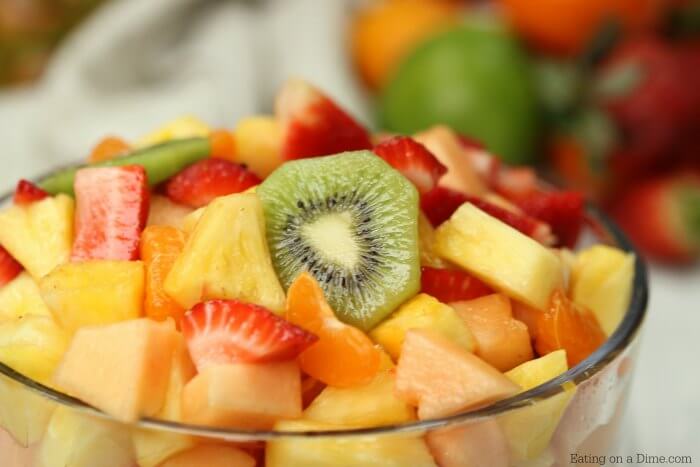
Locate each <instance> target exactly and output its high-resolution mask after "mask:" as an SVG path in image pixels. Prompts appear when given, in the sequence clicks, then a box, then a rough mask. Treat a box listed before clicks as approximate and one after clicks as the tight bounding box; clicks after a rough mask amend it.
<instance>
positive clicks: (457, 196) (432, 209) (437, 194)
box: [420, 185, 469, 227]
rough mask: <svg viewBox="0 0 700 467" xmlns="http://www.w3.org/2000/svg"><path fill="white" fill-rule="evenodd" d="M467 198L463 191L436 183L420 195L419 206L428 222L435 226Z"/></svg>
mask: <svg viewBox="0 0 700 467" xmlns="http://www.w3.org/2000/svg"><path fill="white" fill-rule="evenodd" d="M468 199H469V198H468V197H467V195H465V194H464V193H461V192H459V191H455V190H451V189H449V188H445V187H442V186H439V185H438V186H436V187H435V188H433V189H432V190H430V191H429V192H428V193H425V194H424V195H423V196H421V199H420V206H421V209H422V210H423V212H424V213H425V215H426V217H427V218H428V219H429V220H430V223H431V224H433V225H434V226H436V227H437V226H438V225H440V224H442V223H443V222H445V221H446V220H447V219H449V218H450V216H452V214H454V212H455V211H456V210H457V208H458V207H460V206H461V205H462V204H464V203H466V202H467V200H468Z"/></svg>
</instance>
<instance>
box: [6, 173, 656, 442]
mask: <svg viewBox="0 0 700 467" xmlns="http://www.w3.org/2000/svg"><path fill="white" fill-rule="evenodd" d="M70 167H75V165H74V164H73V165H71V166H70ZM54 172H55V170H53V171H51V172H48V173H47V174H46V175H49V174H51V173H54ZM46 175H45V176H46ZM42 178H44V177H37V178H36V179H37V180H41V179H42ZM11 197H12V192H8V193H5V194H2V195H0V206H3V205H5V204H6V203H7V202H8V201H9V200H10V199H11ZM586 211H587V215H588V220H589V227H592V228H593V230H594V231H595V233H596V236H597V237H607V238H603V240H605V241H606V244H612V245H613V246H616V247H618V248H620V249H622V250H624V251H625V252H628V253H633V254H634V255H635V264H634V279H633V286H632V296H631V298H630V303H629V307H628V309H627V311H626V312H625V315H624V317H623V320H622V322H621V323H620V324H619V325H618V327H617V329H616V330H615V332H614V333H613V334H612V335H611V336H610V337H609V338H608V339H607V340H606V341H605V343H604V344H603V345H602V346H601V347H600V348H598V349H597V350H596V351H595V352H593V353H592V354H591V355H589V356H588V357H587V358H586V359H585V360H583V361H582V362H580V363H579V364H578V365H576V366H574V367H572V368H570V369H569V370H568V371H566V372H565V373H563V374H561V375H559V376H558V377H556V378H554V379H551V380H549V381H547V382H545V383H543V384H541V385H539V386H536V387H534V388H532V389H530V390H528V391H524V392H521V393H518V394H516V395H514V396H512V397H509V398H507V399H503V400H500V401H498V402H496V403H493V404H491V405H488V406H486V407H483V408H480V409H477V410H473V411H468V412H462V413H458V414H455V415H450V416H448V417H442V418H436V419H431V420H419V421H414V422H410V423H402V424H393V425H382V426H377V427H370V428H343V429H337V430H335V429H333V430H331V429H328V430H319V431H276V430H243V429H226V428H213V427H207V426H203V425H190V424H186V423H179V422H172V421H167V420H160V419H153V418H143V419H141V420H139V421H138V422H136V423H134V424H133V425H134V426H135V427H140V428H145V429H148V430H158V431H163V432H172V433H180V434H184V435H190V436H198V437H204V438H217V439H221V440H226V441H233V442H249V441H267V440H270V439H275V438H310V437H313V438H329V439H337V438H348V437H362V436H375V437H376V436H382V435H392V434H403V433H405V434H411V433H418V434H420V433H424V432H427V431H431V430H436V429H439V428H444V427H448V426H453V425H458V424H464V423H468V422H475V421H479V420H481V419H484V418H488V417H493V416H496V415H499V414H502V413H505V412H509V411H512V410H516V409H519V408H522V407H526V406H528V405H533V404H535V403H537V402H538V401H543V400H545V399H548V398H550V397H554V396H556V395H557V394H560V393H561V392H563V391H564V390H565V387H564V386H565V385H566V383H574V384H576V385H579V384H580V383H583V382H585V381H587V380H589V379H590V378H592V377H593V376H594V375H596V374H598V373H599V372H600V371H601V370H603V369H604V368H605V367H606V366H607V365H608V364H610V363H611V362H612V361H613V360H614V359H615V358H616V357H617V356H618V355H620V354H621V353H622V352H624V351H625V350H626V349H627V347H628V346H629V345H630V344H631V343H632V342H633V341H634V339H635V337H636V336H637V334H638V332H639V330H640V328H641V325H642V323H643V321H644V318H645V316H646V309H647V302H648V298H649V285H648V278H647V269H646V264H645V262H644V260H643V259H642V257H641V256H640V255H639V253H638V252H637V250H636V249H635V248H634V246H633V245H632V243H631V242H630V241H629V239H628V238H627V237H626V236H625V234H624V233H622V231H621V230H620V229H619V227H617V225H615V223H614V222H613V221H612V220H611V219H610V218H608V217H607V216H606V215H605V214H604V213H603V212H602V211H601V210H600V209H599V208H598V207H596V206H594V205H593V204H590V203H588V204H587V205H586ZM0 374H2V375H4V376H5V377H7V378H9V379H10V380H13V381H15V382H17V383H19V384H20V385H22V386H24V387H25V388H27V389H29V390H31V391H32V392H34V393H36V394H38V395H39V396H41V397H43V398H46V399H50V400H52V401H54V402H56V403H58V404H60V405H63V406H67V407H70V408H72V409H75V410H79V411H82V412H86V413H89V414H90V415H92V416H96V417H100V418H104V419H107V420H112V421H115V422H117V423H121V422H119V421H117V420H115V419H113V418H112V417H110V416H109V415H107V414H105V413H104V412H101V411H100V410H98V409H96V408H94V407H92V406H90V405H88V404H86V403H85V402H83V401H81V400H79V399H76V398H74V397H71V396H68V395H66V394H63V393H61V392H59V391H57V390H55V389H52V388H49V387H47V386H45V385H43V384H41V383H39V382H37V381H34V380H33V379H31V378H29V377H27V376H24V375H23V374H21V373H20V372H18V371H15V370H13V369H12V368H10V367H8V366H7V365H5V364H3V363H2V362H0Z"/></svg>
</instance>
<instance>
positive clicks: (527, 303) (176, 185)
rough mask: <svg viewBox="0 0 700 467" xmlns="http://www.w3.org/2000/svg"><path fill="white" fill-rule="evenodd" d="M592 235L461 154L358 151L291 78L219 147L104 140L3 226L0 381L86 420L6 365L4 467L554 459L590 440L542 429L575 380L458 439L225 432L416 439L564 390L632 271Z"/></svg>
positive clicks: (48, 181)
mask: <svg viewBox="0 0 700 467" xmlns="http://www.w3.org/2000/svg"><path fill="white" fill-rule="evenodd" d="M586 223H587V217H586V213H585V210H584V200H583V198H582V197H581V195H580V194H578V193H575V192H562V191H556V190H553V189H551V188H549V187H547V186H546V185H544V184H543V183H541V182H539V181H538V179H537V177H536V176H535V174H534V173H533V172H532V170H531V169H527V168H518V167H508V166H505V165H502V164H500V163H499V159H498V158H497V157H495V156H494V155H492V154H489V153H488V152H487V151H486V150H485V149H484V148H483V147H482V146H480V145H479V144H478V143H477V142H475V141H473V140H471V139H469V138H468V137H466V136H463V135H460V134H457V133H455V132H453V131H451V130H449V129H448V128H446V127H434V128H430V129H427V130H425V131H424V132H422V133H419V134H415V135H412V136H406V135H389V134H370V133H369V132H368V131H367V129H365V128H364V127H363V126H362V125H361V124H360V123H358V122H357V121H356V120H355V119H353V118H352V117H351V116H350V115H348V114H347V113H346V112H345V111H344V110H343V109H342V108H341V107H339V106H338V105H337V104H336V103H334V102H333V101H332V100H331V99H330V98H329V97H327V96H326V95H324V94H323V93H322V92H321V91H319V90H317V89H316V88H314V87H313V86H311V85H309V84H307V83H305V82H302V81H299V80H291V81H289V82H288V83H287V84H286V85H285V86H284V87H283V89H282V91H281V93H280V95H279V96H278V99H277V102H276V108H275V115H274V116H257V117H251V118H248V119H244V120H243V121H241V122H240V123H239V124H238V125H237V127H236V128H235V129H234V130H233V131H231V130H212V129H210V128H209V127H208V126H207V125H205V124H204V123H202V122H199V121H198V120H196V119H193V118H191V117H187V118H182V119H178V120H176V121H174V122H171V123H169V124H168V125H166V126H164V127H162V128H160V129H158V130H157V131H155V132H153V133H152V134H149V135H146V136H145V137H143V138H142V139H140V140H137V141H125V140H123V139H121V138H118V137H114V136H110V137H107V138H105V140H103V141H101V142H100V143H99V144H98V145H97V146H96V147H95V149H94V150H93V151H92V153H91V154H90V155H89V157H86V162H85V164H84V165H81V166H78V167H74V168H70V169H65V170H62V171H58V172H55V173H54V174H52V175H50V176H49V177H47V178H45V179H42V180H38V181H36V182H30V181H27V180H22V181H20V182H19V183H18V185H17V189H16V192H15V195H14V198H13V200H12V202H11V203H10V204H9V205H8V206H6V207H5V208H4V209H2V211H0V362H2V363H3V364H4V366H3V367H2V368H5V369H8V368H11V369H12V370H14V371H15V372H17V374H20V375H23V376H25V377H27V378H30V379H32V380H34V381H35V382H37V383H39V384H40V385H42V386H43V387H44V388H45V390H49V389H50V390H53V391H55V392H54V394H59V395H60V394H63V395H66V396H70V397H71V398H72V399H71V400H73V401H74V403H75V402H76V401H80V402H82V403H84V404H86V405H87V406H91V407H93V408H94V409H96V410H97V411H100V412H102V413H103V414H105V415H106V417H93V416H91V415H89V414H88V413H87V412H84V411H77V410H74V409H73V408H71V407H69V406H68V405H64V404H55V403H53V402H51V401H50V400H49V399H45V398H43V397H42V396H41V395H39V394H36V393H34V392H31V391H28V390H23V388H22V386H21V385H20V384H18V383H17V382H16V381H14V380H13V379H12V378H9V377H8V376H7V375H9V373H7V371H9V370H6V371H3V374H5V373H7V374H6V375H5V376H0V451H2V450H4V451H3V452H9V453H11V454H10V455H11V456H14V457H11V459H14V458H15V457H16V459H17V460H15V461H12V460H11V461H10V464H11V465H10V467H14V466H15V465H17V466H20V465H31V466H34V465H36V466H41V467H54V466H56V467H64V466H71V467H95V466H110V467H112V466H114V467H132V466H135V465H138V466H140V467H156V466H161V467H175V466H191V467H204V466H224V465H226V466H239V467H244V466H245V467H252V466H255V465H257V466H267V467H282V466H284V467H290V466H304V467H309V466H343V467H352V466H417V467H422V466H426V467H437V466H439V467H459V466H482V465H488V466H496V467H498V466H507V465H551V464H552V463H553V462H554V461H553V459H554V458H553V455H554V454H553V451H552V449H553V448H552V446H553V445H554V442H555V440H556V439H559V438H566V439H569V438H571V439H575V443H576V445H575V446H574V447H577V446H578V445H579V443H580V442H583V441H584V440H586V439H589V438H590V436H589V435H590V433H591V432H592V431H593V428H595V427H596V426H597V425H596V423H593V422H591V423H590V424H589V425H590V426H591V429H590V430H589V431H587V432H586V431H585V430H583V431H581V427H580V426H577V428H576V429H578V430H579V432H581V433H583V434H580V433H579V432H577V433H579V434H577V435H576V436H573V435H572V436H569V438H567V437H566V435H568V434H569V432H568V431H567V432H566V433H563V434H562V433H561V432H560V430H559V427H561V426H565V425H566V416H565V414H566V413H568V411H574V416H576V417H577V420H578V419H580V417H581V413H588V411H590V410H593V409H591V408H590V406H587V405H586V404H589V403H590V401H587V399H586V400H582V401H581V402H578V403H577V402H576V401H577V400H578V399H577V398H576V393H577V389H579V388H577V386H576V385H575V384H574V383H573V382H571V381H568V382H566V384H564V385H563V386H562V387H561V388H559V392H557V393H556V394H553V395H552V397H549V398H547V399H546V400H545V401H544V402H543V403H537V404H533V405H530V406H526V407H524V408H523V410H520V411H515V412H509V413H506V414H504V415H503V416H502V417H500V418H487V419H480V420H478V421H477V422H474V423H469V424H463V425H458V426H456V427H454V428H452V429H449V427H447V428H445V429H442V430H428V431H425V430H423V431H416V430H407V433H406V434H405V435H402V436H398V435H397V436H380V435H379V434H378V433H377V434H374V435H372V436H369V437H359V438H357V437H355V438H353V437H348V438H343V437H340V438H334V439H328V438H324V437H313V436H311V437H307V438H306V439H300V438H299V437H298V436H297V437H293V436H292V437H290V438H285V437H284V436H281V437H280V436H277V437H273V436H271V435H270V436H269V437H267V438H265V436H262V437H258V438H254V439H257V441H255V440H254V439H252V440H251V441H249V442H241V441H240V439H238V440H232V439H227V438H226V434H227V433H228V434H231V433H234V434H235V433H238V434H239V435H241V434H242V435H241V436H243V437H245V436H244V435H246V434H248V435H255V434H256V433H267V434H268V435H269V434H270V433H271V432H275V433H278V434H279V433H280V432H288V433H297V432H303V433H308V432H314V431H323V432H329V431H330V432H333V431H338V430H340V431H341V432H345V431H348V430H349V431H352V430H357V429H366V430H370V433H372V432H371V430H372V429H377V428H378V427H384V428H386V429H389V427H396V426H404V427H410V426H416V425H417V424H419V423H420V422H423V421H431V420H432V421H435V420H442V419H445V418H446V417H453V416H456V415H458V414H464V413H467V412H470V411H474V410H479V409H483V408H485V407H488V406H490V405H492V404H494V403H498V402H499V401H504V400H506V399H509V398H511V397H513V396H516V395H518V394H520V393H523V392H525V391H528V390H530V389H533V388H535V387H537V386H540V385H541V384H544V383H546V382H548V381H549V380H552V379H554V378H557V377H560V376H561V375H563V374H564V373H566V372H567V370H569V369H570V368H572V367H574V366H576V365H578V364H580V363H582V362H584V361H586V359H587V358H588V357H589V356H591V354H593V353H594V352H595V351H596V350H598V349H599V348H600V347H601V346H602V345H603V344H604V343H605V342H606V340H607V339H608V337H609V336H611V335H612V334H613V333H615V331H616V329H617V327H618V325H619V324H620V322H621V320H622V318H623V315H625V313H626V312H627V310H628V308H629V304H630V297H631V293H632V287H633V275H634V264H635V258H634V256H633V254H631V253H628V252H626V251H623V250H621V249H617V248H615V247H613V246H607V245H603V244H596V245H593V246H589V247H587V248H580V247H579V248H578V249H575V247H576V246H577V245H578V244H579V243H580V242H579V237H580V234H581V232H582V230H584V226H585V225H586ZM589 244H590V242H589ZM2 368H0V369H2ZM623 370H624V369H623V368H622V367H621V366H620V368H616V369H615V371H614V372H613V373H614V375H613V376H614V377H615V378H618V377H620V378H621V377H622V375H623V374H624V372H623ZM13 374H14V373H13ZM615 407H617V406H615ZM577 411H578V412H577ZM144 419H148V420H149V421H150V422H149V423H151V424H153V423H159V421H160V422H162V421H166V422H170V423H171V424H175V425H170V426H180V427H183V426H184V427H185V432H184V433H183V432H176V431H167V430H162V431H159V430H153V427H152V426H150V427H149V426H148V424H145V425H144V424H143V423H141V422H140V421H141V420H144ZM609 420H610V419H609V418H608V419H607V421H609ZM607 421H606V422H605V423H607ZM598 424H600V423H598ZM196 427H198V428H202V429H212V430H218V431H214V432H209V433H210V434H212V436H213V434H216V433H219V434H221V435H222V437H223V438H222V439H216V438H215V437H214V438H212V439H209V438H207V437H204V436H190V435H188V434H187V430H189V429H195V428H196ZM12 453H14V454H12ZM3 465H5V464H3Z"/></svg>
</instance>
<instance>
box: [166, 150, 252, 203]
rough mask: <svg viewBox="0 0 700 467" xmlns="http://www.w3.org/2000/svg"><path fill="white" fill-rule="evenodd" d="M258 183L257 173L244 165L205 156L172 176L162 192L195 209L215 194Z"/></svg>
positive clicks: (237, 190) (217, 195)
mask: <svg viewBox="0 0 700 467" xmlns="http://www.w3.org/2000/svg"><path fill="white" fill-rule="evenodd" d="M259 183H260V179H259V178H258V176H257V175H255V174H254V173H253V172H251V171H250V170H248V169H247V168H245V166H242V165H239V164H236V163H235V162H230V161H227V160H224V159H216V158H208V159H203V160H201V161H199V162H195V163H194V164H192V165H191V166H189V167H187V168H186V169H184V170H183V171H181V172H180V173H178V174H177V175H175V176H173V178H171V179H170V180H169V181H168V182H167V183H166V185H165V193H166V194H167V195H168V198H170V199H171V200H173V201H175V202H176V203H180V204H185V205H187V206H191V207H193V208H199V207H202V206H206V205H207V204H209V203H210V202H211V201H212V200H213V199H214V198H216V197H219V196H225V195H230V194H233V193H240V192H242V191H245V190H247V189H248V188H250V187H252V186H255V185H258V184H259Z"/></svg>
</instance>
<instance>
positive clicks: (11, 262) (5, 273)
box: [0, 245, 22, 287]
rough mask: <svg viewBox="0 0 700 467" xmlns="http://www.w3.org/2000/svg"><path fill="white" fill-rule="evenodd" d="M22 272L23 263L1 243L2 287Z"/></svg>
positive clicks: (0, 271) (0, 278) (0, 274)
mask: <svg viewBox="0 0 700 467" xmlns="http://www.w3.org/2000/svg"><path fill="white" fill-rule="evenodd" d="M20 272H22V265H21V264H19V263H18V262H17V260H15V259H14V258H13V257H12V255H11V254H10V253H9V252H8V251H7V250H6V249H5V248H3V247H2V245H0V287H2V286H4V285H5V284H7V283H8V282H11V281H12V279H14V278H15V277H17V276H18V275H19V273H20Z"/></svg>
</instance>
